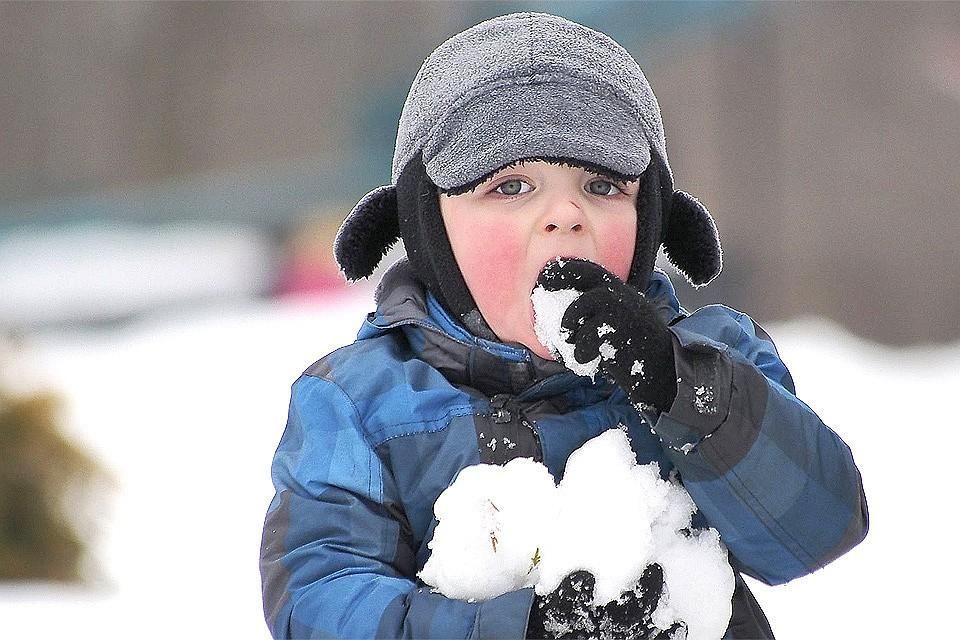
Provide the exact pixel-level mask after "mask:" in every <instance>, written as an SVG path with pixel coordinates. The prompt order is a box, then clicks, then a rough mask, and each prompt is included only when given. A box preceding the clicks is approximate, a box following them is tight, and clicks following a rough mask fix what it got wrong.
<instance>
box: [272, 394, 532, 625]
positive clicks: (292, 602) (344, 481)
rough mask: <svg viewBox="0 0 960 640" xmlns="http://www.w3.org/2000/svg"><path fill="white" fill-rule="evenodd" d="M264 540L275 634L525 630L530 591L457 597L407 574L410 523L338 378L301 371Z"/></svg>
mask: <svg viewBox="0 0 960 640" xmlns="http://www.w3.org/2000/svg"><path fill="white" fill-rule="evenodd" d="M272 476H273V482H274V486H275V488H276V494H275V496H274V498H273V500H272V502H271V504H270V507H269V509H268V511H267V516H266V521H265V525H264V530H263V540H262V546H261V552H260V571H261V578H262V586H263V605H264V614H265V616H266V619H267V624H268V626H269V627H270V631H271V633H272V634H273V636H274V637H275V638H317V637H322V638H375V637H377V638H523V637H524V633H525V630H526V625H527V617H528V615H529V610H530V605H531V602H532V600H533V591H532V590H531V589H526V590H522V591H516V592H512V593H507V594H504V595H502V596H500V597H498V598H495V599H492V600H488V601H485V602H476V603H471V602H464V601H460V600H453V599H448V598H445V597H443V596H441V595H439V594H435V593H431V591H430V589H429V588H424V587H422V585H418V584H417V583H416V582H415V572H416V568H415V560H414V549H412V548H411V545H412V541H411V539H410V534H409V525H407V524H406V519H405V517H404V515H403V511H402V509H401V508H400V507H399V506H398V504H399V501H398V499H397V497H396V496H393V495H390V486H391V485H392V482H391V481H390V479H389V476H388V471H387V470H386V469H385V467H384V465H383V464H382V462H381V460H380V458H379V456H377V454H376V453H375V451H374V450H373V449H372V448H371V447H370V446H369V444H368V442H367V440H366V438H365V437H364V435H363V433H362V432H361V431H360V429H359V417H358V415H357V413H356V410H355V409H354V407H353V404H352V403H351V402H350V400H349V398H348V397H347V396H346V395H345V394H344V393H343V391H342V390H340V388H339V387H338V386H337V385H335V384H334V383H332V382H329V381H327V380H325V379H322V378H317V377H312V376H307V375H305V376H303V377H301V378H300V379H299V380H298V381H297V382H296V383H295V384H294V386H293V393H292V397H291V402H290V410H289V417H288V420H287V427H286V430H285V432H284V434H283V437H282V438H281V441H280V445H279V447H278V449H277V452H276V455H275V456H274V460H273V467H272Z"/></svg>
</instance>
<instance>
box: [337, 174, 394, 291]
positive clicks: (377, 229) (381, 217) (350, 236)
mask: <svg viewBox="0 0 960 640" xmlns="http://www.w3.org/2000/svg"><path fill="white" fill-rule="evenodd" d="M399 239H400V222H399V221H398V218H397V190H396V187H394V186H393V185H392V184H388V185H385V186H383V187H377V188H376V189H374V190H373V191H371V192H370V193H368V194H367V195H365V196H363V198H362V199H361V200H360V202H358V203H357V206H355V207H354V208H353V211H351V212H350V215H348V216H347V219H346V220H344V221H343V224H342V225H340V230H339V231H337V237H336V239H335V240H334V241H333V254H334V256H336V258H337V264H339V265H340V270H341V271H343V275H344V276H346V277H347V279H348V280H359V279H360V278H366V277H368V276H369V275H370V274H371V273H373V270H374V269H376V268H377V265H378V264H380V260H382V259H383V256H385V255H386V253H387V251H388V250H389V249H390V247H392V246H393V245H394V244H396V242H397V240H399Z"/></svg>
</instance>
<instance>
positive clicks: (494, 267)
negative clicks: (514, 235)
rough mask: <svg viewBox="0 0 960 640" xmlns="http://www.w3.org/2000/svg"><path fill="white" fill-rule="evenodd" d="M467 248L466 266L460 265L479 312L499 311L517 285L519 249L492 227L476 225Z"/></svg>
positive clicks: (496, 228)
mask: <svg viewBox="0 0 960 640" xmlns="http://www.w3.org/2000/svg"><path fill="white" fill-rule="evenodd" d="M469 246H470V249H469V256H468V257H466V256H465V257H466V260H465V261H464V262H466V264H461V270H462V271H463V274H464V278H465V279H466V281H467V286H468V287H469V288H470V292H471V293H472V294H473V297H474V299H475V300H476V302H477V304H478V305H479V306H480V307H481V311H482V312H483V311H487V310H491V311H492V310H496V309H499V308H501V307H502V306H503V304H504V303H505V298H506V296H507V292H508V291H510V289H511V285H515V283H516V279H517V277H518V267H519V265H520V259H521V246H520V244H519V243H517V242H512V241H511V240H510V234H509V233H507V232H506V230H505V229H503V228H502V227H497V226H494V225H489V226H488V225H476V226H475V228H474V234H473V237H472V238H471V240H470V241H469ZM485 307H486V309H485Z"/></svg>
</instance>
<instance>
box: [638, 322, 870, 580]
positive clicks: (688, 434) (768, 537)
mask: <svg viewBox="0 0 960 640" xmlns="http://www.w3.org/2000/svg"><path fill="white" fill-rule="evenodd" d="M671 331H672V332H673V334H674V354H675V358H676V364H677V398H676V400H675V401H674V403H673V406H672V407H671V409H670V411H668V412H666V413H663V414H661V415H660V417H659V419H658V420H657V423H656V426H655V428H654V430H655V431H656V433H657V434H658V435H659V436H660V438H661V440H662V441H663V442H664V444H665V445H666V449H667V454H668V456H669V457H670V459H671V461H672V462H673V463H674V465H675V466H676V467H677V469H678V471H679V472H680V475H681V477H682V478H683V483H684V486H685V487H686V488H687V491H688V492H689V493H690V495H691V496H692V497H693V499H694V500H695V501H696V503H697V505H698V507H699V508H700V511H701V512H702V514H703V515H704V516H705V517H706V519H707V520H708V521H709V523H710V525H711V526H713V527H715V528H716V529H717V530H718V531H719V532H720V535H721V537H722V539H723V540H724V542H725V544H726V545H727V548H728V550H729V551H730V553H731V554H732V555H733V556H734V559H735V560H736V562H737V566H738V568H739V569H741V570H742V571H744V572H745V573H747V574H748V575H751V576H753V577H754V578H757V579H759V580H761V581H763V582H765V583H767V584H781V583H784V582H787V581H789V580H792V579H794V578H797V577H799V576H802V575H806V574H808V573H811V572H813V571H815V570H816V569H818V568H820V567H823V566H824V565H826V564H827V563H828V562H830V561H831V560H833V559H835V558H837V557H839V556H840V555H842V554H844V553H846V552H847V551H849V550H850V549H851V548H853V547H854V546H855V545H857V544H858V543H859V542H860V541H861V540H863V538H864V536H866V533H867V528H868V515H867V503H866V498H865V497H864V493H863V486H862V482H861V479H860V473H859V471H858V470H857V467H856V464H855V463H854V460H853V456H852V454H851V452H850V449H849V447H848V446H847V445H846V444H845V443H844V442H843V440H841V439H840V437H839V436H838V435H837V434H836V433H834V432H833V431H832V430H831V429H830V428H829V427H827V426H826V425H825V424H824V423H823V422H822V421H821V420H820V418H818V417H817V415H816V414H815V413H814V412H813V410H812V409H810V408H809V407H808V406H807V405H805V404H804V403H803V402H801V401H800V400H799V399H798V398H797V396H796V395H795V389H794V384H793V380H792V378H791V377H790V373H789V372H788V371H787V369H786V367H785V366H784V364H783V362H782V361H781V360H780V357H779V356H778V354H777V351H776V348H775V347H774V345H773V342H772V341H771V340H770V338H769V336H768V335H767V334H766V333H765V332H764V331H763V330H762V329H761V328H760V327H759V326H758V325H757V324H756V323H754V321H753V320H751V319H750V318H749V317H748V316H746V315H744V314H741V313H737V312H735V311H733V310H731V309H729V308H727V307H723V306H720V305H714V306H710V307H705V308H703V309H701V310H700V311H697V312H696V313H694V314H693V315H691V316H689V317H687V318H684V319H683V320H681V321H679V322H678V323H676V324H675V325H674V326H673V327H671Z"/></svg>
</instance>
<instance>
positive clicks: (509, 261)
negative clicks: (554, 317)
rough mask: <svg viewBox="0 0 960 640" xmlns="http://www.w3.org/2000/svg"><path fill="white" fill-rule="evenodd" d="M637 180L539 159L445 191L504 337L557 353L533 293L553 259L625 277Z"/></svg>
mask: <svg viewBox="0 0 960 640" xmlns="http://www.w3.org/2000/svg"><path fill="white" fill-rule="evenodd" d="M639 186H640V185H639V182H636V181H634V182H631V183H616V182H613V181H611V180H610V179H608V178H605V177H603V176H599V175H597V174H595V173H591V172H589V171H587V170H585V169H581V168H578V167H568V166H562V165H554V164H549V163H546V162H543V161H535V162H524V163H518V164H514V165H512V166H508V167H506V168H504V169H501V170H500V171H499V172H497V173H496V174H495V175H494V176H493V177H492V178H490V179H489V180H487V181H486V182H484V183H483V184H481V185H480V186H478V187H477V188H476V189H475V190H473V191H470V192H467V193H464V194H461V195H456V196H448V195H441V196H440V211H441V213H442V215H443V222H444V225H445V226H446V229H447V235H448V237H449V238H450V245H451V246H452V248H453V255H454V257H455V258H456V260H457V264H458V265H459V266H460V271H461V272H462V273H463V277H464V280H465V281H466V283H467V287H468V288H469V289H470V293H471V294H472V295H473V299H474V300H475V301H476V303H477V306H478V307H479V308H480V313H482V314H483V317H484V319H485V320H486V321H487V324H489V325H490V328H491V329H493V331H494V333H496V334H497V336H499V337H500V339H501V340H503V341H504V342H519V343H521V344H523V345H525V346H526V347H528V348H529V349H531V350H532V351H533V352H534V353H536V354H538V355H540V356H541V357H544V358H552V356H551V355H550V353H549V352H548V351H547V349H546V348H545V347H544V346H543V345H541V344H540V342H539V341H538V340H537V337H536V334H535V333H534V330H533V304H532V303H531V301H530V293H531V291H532V290H533V287H534V285H535V284H536V281H537V277H538V276H539V275H540V271H541V269H542V268H543V266H544V265H545V264H546V263H547V262H549V261H550V260H551V259H553V258H556V257H566V258H586V259H587V260H591V261H593V262H596V263H598V264H600V265H602V266H603V267H605V268H606V269H607V270H608V271H610V272H612V273H614V274H616V275H617V277H619V278H621V279H623V280H626V278H627V276H628V275H629V272H630V265H631V263H632V261H633V249H634V243H635V242H636V233H637V212H636V207H635V202H636V199H637V192H638V191H639Z"/></svg>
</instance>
